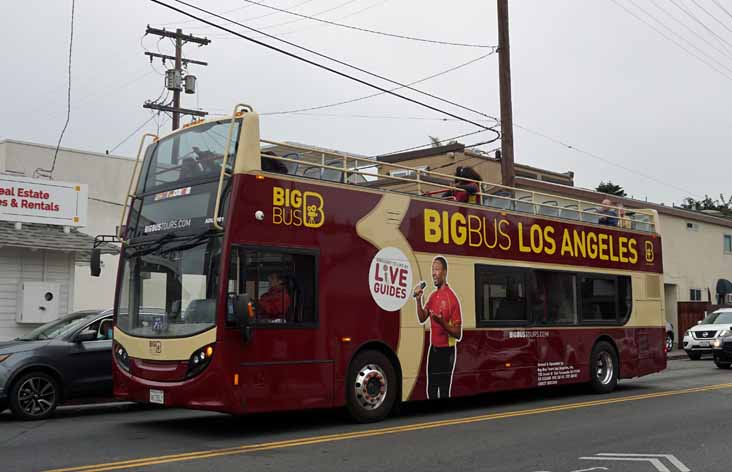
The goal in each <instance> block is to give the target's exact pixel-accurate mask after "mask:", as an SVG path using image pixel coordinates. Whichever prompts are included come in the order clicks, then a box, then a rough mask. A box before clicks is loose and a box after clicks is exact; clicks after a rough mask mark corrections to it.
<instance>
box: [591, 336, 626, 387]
mask: <svg viewBox="0 0 732 472" xmlns="http://www.w3.org/2000/svg"><path fill="white" fill-rule="evenodd" d="M619 368H620V363H619V362H618V354H617V352H615V348H614V347H613V346H612V345H611V344H610V343H608V342H606V341H600V342H598V343H597V344H595V347H594V348H593V349H592V354H591V355H590V376H591V377H590V386H591V387H592V390H593V391H594V392H595V393H609V392H612V391H613V390H615V387H616V386H617V385H618V370H619Z"/></svg>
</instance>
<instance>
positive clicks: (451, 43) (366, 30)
mask: <svg viewBox="0 0 732 472" xmlns="http://www.w3.org/2000/svg"><path fill="white" fill-rule="evenodd" d="M244 1H245V2H248V3H251V4H253V5H259V6H260V7H264V8H269V9H270V10H274V11H278V12H281V13H286V14H288V15H293V16H297V17H300V18H304V19H307V20H311V21H318V22H320V23H325V24H328V25H332V26H338V27H340V28H348V29H352V30H355V31H361V32H364V33H371V34H376V35H380V36H388V37H390V38H398V39H407V40H411V41H419V42H423V43H430V44H441V45H444V46H462V47H468V48H492V49H495V46H489V45H485V44H471V43H457V42H452V41H441V40H435V39H426V38H417V37H414V36H407V35H403V34H396V33H386V32H384V31H376V30H372V29H368V28H361V27H358V26H351V25H346V24H343V23H337V22H335V21H330V20H324V19H322V18H316V17H313V16H308V15H303V14H300V13H296V12H293V11H290V10H285V9H283V8H277V7H273V6H270V5H265V4H264V3H260V2H255V1H254V0H244Z"/></svg>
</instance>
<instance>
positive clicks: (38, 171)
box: [34, 0, 76, 179]
mask: <svg viewBox="0 0 732 472" xmlns="http://www.w3.org/2000/svg"><path fill="white" fill-rule="evenodd" d="M75 11H76V0H71V33H70V35H69V70H68V82H69V87H68V90H67V95H66V122H65V123H64V127H63V129H62V130H61V135H60V136H59V137H58V143H56V150H55V151H54V153H53V163H52V164H51V168H50V169H41V168H38V169H36V170H35V172H34V174H36V175H40V174H48V175H47V176H48V178H49V179H53V171H54V170H55V169H56V159H57V158H58V151H59V149H60V148H61V140H63V139H64V134H65V133H66V128H68V127H69V121H71V52H72V51H73V49H74V13H75Z"/></svg>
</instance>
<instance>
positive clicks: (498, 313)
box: [476, 266, 528, 326]
mask: <svg viewBox="0 0 732 472" xmlns="http://www.w3.org/2000/svg"><path fill="white" fill-rule="evenodd" d="M476 275H477V287H476V288H477V291H476V298H477V302H478V303H477V308H478V310H477V315H478V319H477V322H478V326H481V325H482V326H486V325H491V324H518V325H524V324H526V323H527V322H528V316H527V310H526V271H525V270H522V269H506V268H497V267H487V266H478V268H477V269H476Z"/></svg>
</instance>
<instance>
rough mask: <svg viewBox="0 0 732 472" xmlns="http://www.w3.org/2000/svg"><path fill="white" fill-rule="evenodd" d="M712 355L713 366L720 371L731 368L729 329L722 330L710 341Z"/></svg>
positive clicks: (731, 344)
mask: <svg viewBox="0 0 732 472" xmlns="http://www.w3.org/2000/svg"><path fill="white" fill-rule="evenodd" d="M712 354H713V355H714V364H715V365H716V366H717V367H719V368H720V369H729V368H730V367H732V330H731V329H725V330H722V331H721V332H720V333H719V336H718V337H717V339H715V340H714V341H712Z"/></svg>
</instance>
